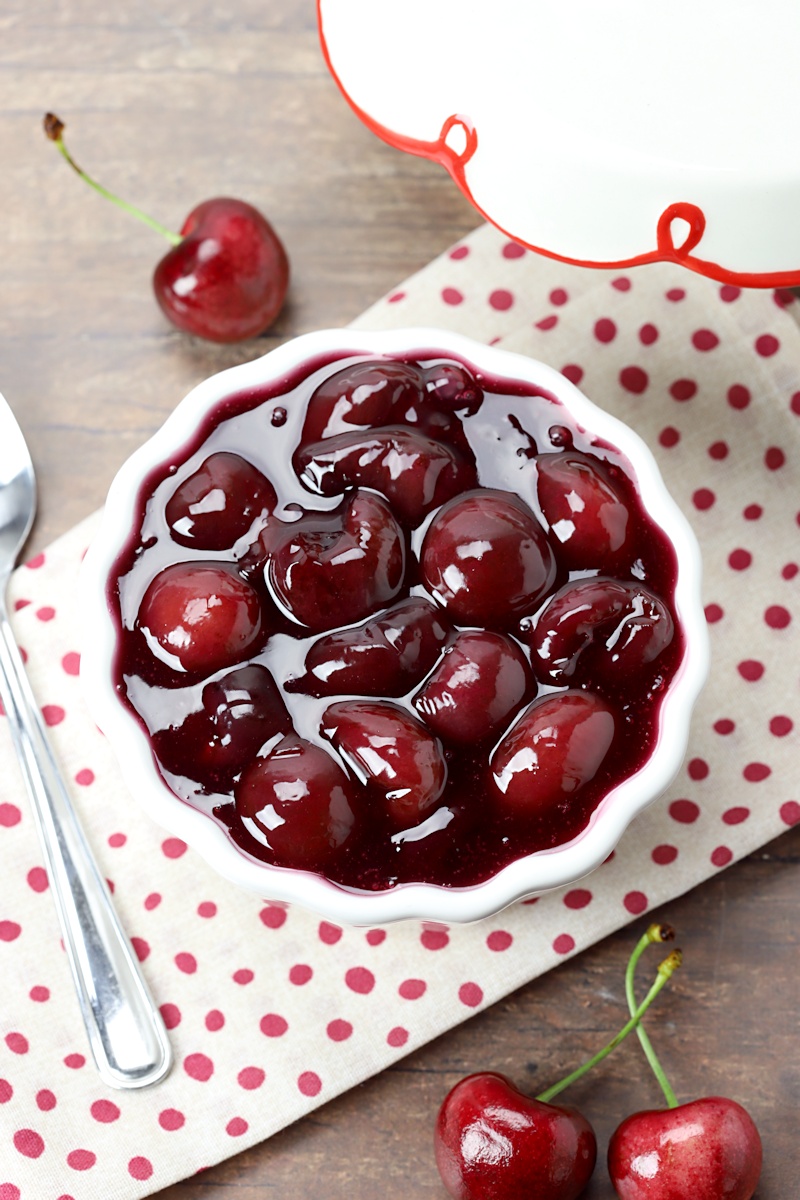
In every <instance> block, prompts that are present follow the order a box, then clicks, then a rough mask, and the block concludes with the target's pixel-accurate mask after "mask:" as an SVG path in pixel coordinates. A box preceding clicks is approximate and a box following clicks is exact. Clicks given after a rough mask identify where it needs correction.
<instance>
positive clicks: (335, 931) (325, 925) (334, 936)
mask: <svg viewBox="0 0 800 1200" xmlns="http://www.w3.org/2000/svg"><path fill="white" fill-rule="evenodd" d="M318 933H319V940H320V941H321V942H324V943H325V945H326V946H335V945H336V943H337V942H338V941H339V938H340V937H341V936H342V931H341V929H340V928H339V926H338V925H331V923H330V922H329V921H320V923H319V930H318Z"/></svg>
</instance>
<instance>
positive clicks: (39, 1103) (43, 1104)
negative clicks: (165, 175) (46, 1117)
mask: <svg viewBox="0 0 800 1200" xmlns="http://www.w3.org/2000/svg"><path fill="white" fill-rule="evenodd" d="M57 1103H58V1102H57V1100H56V1098H55V1095H54V1094H53V1093H52V1092H51V1091H50V1089H49V1088H41V1090H40V1091H38V1092H37V1093H36V1107H37V1108H40V1109H41V1110H42V1112H52V1111H53V1109H54V1108H55V1106H56V1104H57Z"/></svg>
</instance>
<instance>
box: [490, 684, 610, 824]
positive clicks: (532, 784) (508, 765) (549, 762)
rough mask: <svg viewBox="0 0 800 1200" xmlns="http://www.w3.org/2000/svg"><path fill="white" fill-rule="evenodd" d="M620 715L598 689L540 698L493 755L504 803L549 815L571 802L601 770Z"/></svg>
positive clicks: (507, 808)
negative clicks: (617, 716) (595, 692)
mask: <svg viewBox="0 0 800 1200" xmlns="http://www.w3.org/2000/svg"><path fill="white" fill-rule="evenodd" d="M615 728H616V720H615V717H614V713H613V712H612V710H611V708H610V707H609V705H608V704H607V703H606V702H605V701H604V700H601V699H600V697H599V696H597V695H595V694H594V693H593V692H580V691H568V692H556V693H554V694H551V695H549V696H546V697H544V698H543V699H539V700H534V702H533V704H531V705H530V706H529V708H527V709H526V711H525V712H524V713H523V715H522V716H521V717H520V719H519V720H518V721H517V723H516V725H514V727H513V728H512V729H511V730H510V731H509V732H508V733H507V734H506V736H505V737H504V738H503V740H502V741H501V742H500V744H499V746H498V747H497V749H496V750H495V752H494V754H493V755H492V757H491V760H490V767H491V772H492V782H493V785H494V790H495V800H496V803H497V806H498V808H500V809H501V810H502V811H503V812H506V813H515V814H516V815H517V816H522V815H526V814H527V815H530V816H544V815H546V814H547V813H549V812H554V811H555V810H556V808H558V806H559V805H562V804H564V803H565V802H566V803H567V804H568V803H569V802H570V801H571V800H572V799H573V798H574V796H575V795H576V793H577V792H579V791H580V789H581V788H582V787H584V786H585V785H586V784H587V783H589V782H590V781H591V780H592V779H593V778H594V776H595V775H596V774H597V771H598V770H599V768H600V766H601V765H602V763H603V761H604V759H605V757H606V755H607V754H608V751H609V749H610V748H611V743H612V741H613V739H614V730H615Z"/></svg>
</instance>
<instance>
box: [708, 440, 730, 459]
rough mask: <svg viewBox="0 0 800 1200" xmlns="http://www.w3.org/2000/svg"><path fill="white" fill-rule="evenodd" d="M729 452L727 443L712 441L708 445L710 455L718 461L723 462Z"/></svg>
mask: <svg viewBox="0 0 800 1200" xmlns="http://www.w3.org/2000/svg"><path fill="white" fill-rule="evenodd" d="M728 454H729V450H728V446H727V443H725V442H712V443H711V445H710V446H709V447H708V457H709V458H713V459H714V460H715V461H716V462H722V460H723V459H725V458H727V457H728Z"/></svg>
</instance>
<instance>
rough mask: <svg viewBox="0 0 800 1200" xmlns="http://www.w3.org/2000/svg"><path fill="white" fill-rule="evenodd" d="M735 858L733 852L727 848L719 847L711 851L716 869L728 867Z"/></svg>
mask: <svg viewBox="0 0 800 1200" xmlns="http://www.w3.org/2000/svg"><path fill="white" fill-rule="evenodd" d="M732 858H733V852H732V851H731V850H729V849H728V847H727V846H717V848H716V850H712V851H711V861H712V863H713V864H714V866H715V867H727V865H728V863H729V862H730V861H731V859H732Z"/></svg>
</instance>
